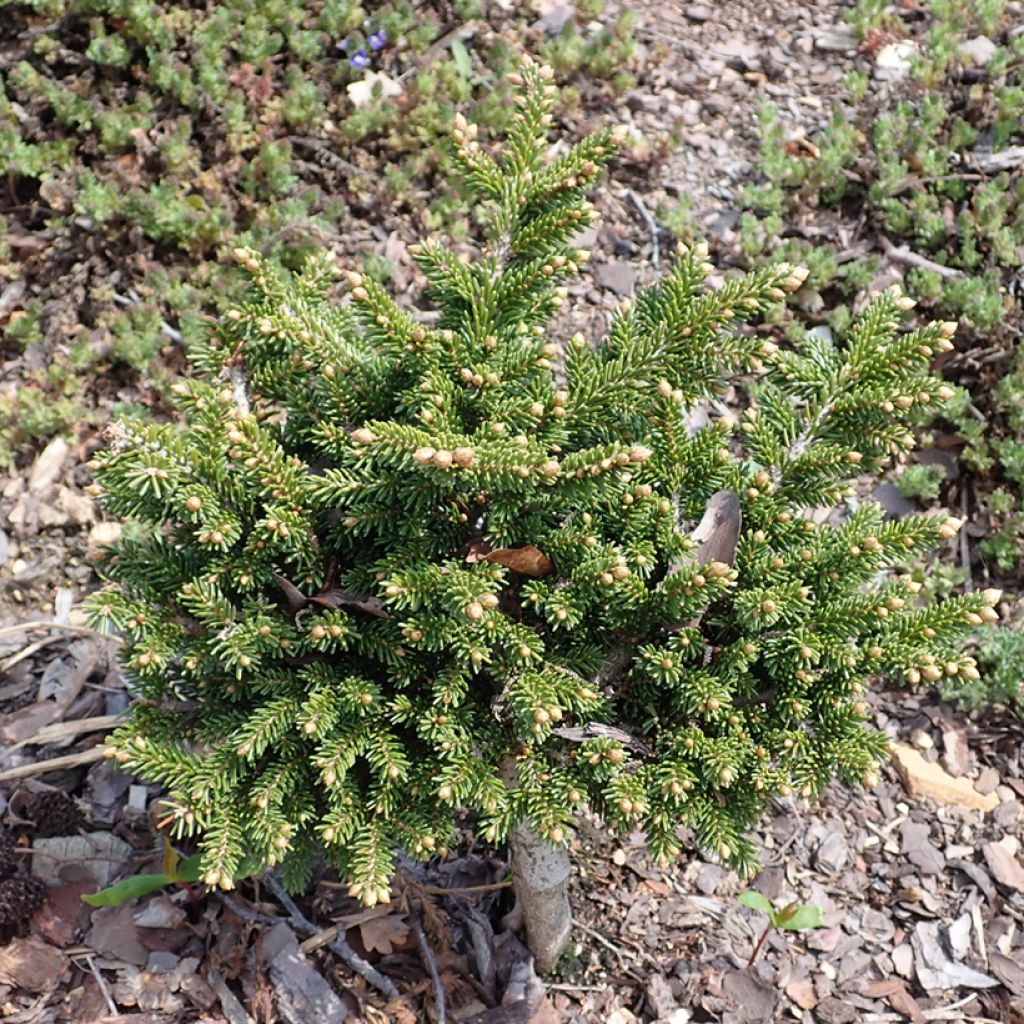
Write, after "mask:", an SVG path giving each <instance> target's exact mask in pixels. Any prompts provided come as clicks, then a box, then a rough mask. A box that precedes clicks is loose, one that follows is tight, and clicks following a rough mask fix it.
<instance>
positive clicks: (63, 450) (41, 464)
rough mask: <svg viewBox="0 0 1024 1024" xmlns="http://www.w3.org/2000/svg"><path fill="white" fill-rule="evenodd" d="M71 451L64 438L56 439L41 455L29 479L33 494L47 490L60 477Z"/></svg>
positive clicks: (29, 486) (29, 487)
mask: <svg viewBox="0 0 1024 1024" xmlns="http://www.w3.org/2000/svg"><path fill="white" fill-rule="evenodd" d="M69 451H71V449H70V448H69V447H68V443H67V441H65V440H64V438H62V437H55V438H54V439H53V440H52V441H51V442H50V443H49V444H48V445H47V446H46V447H45V448H44V449H43V450H42V451H41V452H40V453H39V456H38V458H37V459H36V461H35V464H34V465H33V466H32V472H31V473H30V474H29V478H28V489H29V490H30V491H32V492H33V493H38V492H40V491H44V490H46V488H47V487H49V486H50V484H52V483H53V482H54V481H55V480H56V479H57V477H58V476H60V474H61V471H62V470H63V469H64V462H65V460H66V459H67V457H68V452H69Z"/></svg>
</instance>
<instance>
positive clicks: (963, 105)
mask: <svg viewBox="0 0 1024 1024" xmlns="http://www.w3.org/2000/svg"><path fill="white" fill-rule="evenodd" d="M851 20H852V22H853V24H854V25H855V26H856V28H857V29H858V32H859V34H860V37H861V41H862V43H861V52H862V54H863V56H864V59H865V64H866V65H867V69H866V70H863V71H857V72H854V73H852V74H851V75H850V76H849V77H848V80H847V87H848V89H847V98H846V101H845V102H844V103H842V104H840V105H839V106H837V108H836V109H835V110H834V111H833V113H832V115H831V118H830V119H829V121H828V124H827V125H826V126H825V127H823V129H822V130H821V131H820V132H818V133H817V134H815V135H814V136H813V137H812V138H811V139H794V138H792V137H791V136H790V133H789V132H788V131H787V128H786V125H785V123H784V121H783V119H782V117H781V115H780V114H779V112H778V111H777V110H776V109H775V108H773V107H772V106H770V105H766V106H765V107H764V108H763V110H762V115H761V139H762V144H761V153H760V161H759V172H760V180H759V181H756V182H754V183H752V184H750V185H749V186H748V187H747V188H746V189H745V191H744V193H743V195H742V202H743V204H744V206H745V208H746V212H745V213H744V214H743V216H742V219H741V232H740V235H741V238H740V245H741V250H742V253H743V254H744V256H745V257H746V259H747V260H748V261H749V262H750V264H751V265H755V264H756V263H757V262H758V261H760V260H764V259H778V258H787V259H791V260H800V261H802V262H805V263H806V265H807V266H808V268H809V269H810V275H809V279H808V285H807V291H806V293H805V296H804V298H805V302H804V305H805V308H806V309H808V310H810V311H811V312H812V316H811V319H812V320H813V319H818V320H819V321H821V322H824V323H825V324H827V326H828V327H829V328H830V329H831V330H833V331H834V332H836V333H837V335H838V336H840V337H842V336H844V335H845V333H846V332H847V331H848V330H849V328H850V325H851V323H852V322H853V315H852V312H851V310H852V308H853V306H854V304H855V302H856V301H857V297H858V295H862V294H863V293H864V290H865V289H866V287H867V286H868V285H869V283H870V282H871V281H872V280H873V278H874V277H875V275H876V274H877V273H878V272H879V271H880V269H881V267H882V265H883V263H889V264H892V265H895V266H896V267H897V268H899V269H900V270H901V271H903V272H905V287H906V288H907V290H908V291H909V293H910V294H911V295H913V296H914V297H915V298H916V299H917V300H918V301H919V302H920V303H921V306H922V308H923V310H925V311H927V312H928V313H929V314H931V315H938V316H943V317H953V318H957V319H958V320H959V321H960V323H961V329H960V332H959V334H958V350H959V351H957V352H956V353H954V354H951V356H949V357H947V358H946V360H945V361H944V366H945V373H946V376H947V379H948V380H949V381H950V382H951V383H956V384H958V385H960V387H958V389H957V395H956V397H955V398H954V400H953V401H952V402H950V403H948V404H947V405H946V406H945V407H944V409H943V411H942V418H941V419H939V420H937V421H932V423H931V433H929V430H928V428H929V421H930V420H931V419H932V418H931V417H923V418H921V419H920V420H919V427H920V429H921V430H922V432H923V437H924V440H925V442H926V443H927V442H928V441H929V439H930V438H934V437H936V436H938V435H939V434H945V435H951V434H952V435H955V436H956V438H957V439H958V442H959V443H958V458H959V461H960V464H961V466H962V467H964V469H965V470H966V471H968V472H969V473H970V474H971V478H972V491H971V498H972V502H976V507H975V508H974V509H973V512H974V518H975V520H976V521H977V522H980V523H981V524H982V526H983V527H984V528H985V536H984V538H983V539H981V540H980V542H978V544H977V556H978V557H979V558H980V559H981V561H982V563H983V571H985V572H987V573H989V574H990V575H994V576H996V577H1000V576H1002V577H1004V578H1008V579H1013V578H1016V577H1018V574H1019V573H1020V571H1021V568H1022V566H1024V411H1022V410H1024V404H1022V402H1024V355H1022V351H1024V350H1022V349H1021V346H1020V335H1021V330H1022V327H1024V317H1022V316H1021V310H1022V305H1021V297H1022V293H1024V288H1022V285H1024V270H1022V262H1024V202H1022V200H1024V174H1022V173H1021V170H1022V168H1024V145H1022V144H1024V36H1022V35H1021V34H1020V32H1019V31H1017V30H1016V29H1017V27H1018V26H1017V23H1016V19H1015V18H1014V17H1013V12H1012V10H1011V9H1010V7H1008V6H1007V5H1006V4H1004V3H1002V2H1001V0H929V2H928V3H927V4H925V5H923V6H922V7H921V8H920V9H916V8H915V9H914V10H913V11H912V10H910V9H906V10H903V9H900V8H899V7H897V6H894V5H891V4H881V3H878V2H876V0H862V2H860V3H859V4H858V5H857V7H856V9H855V11H854V12H852V14H851ZM901 45H907V46H909V49H907V50H906V51H905V52H906V53H907V54H908V58H909V68H908V70H907V73H906V76H905V78H899V77H897V80H896V81H891V80H890V81H878V80H876V79H875V78H873V77H872V76H871V71H870V69H871V68H872V67H874V66H875V64H876V62H877V59H878V55H879V54H880V53H881V52H882V51H883V50H884V49H885V48H886V47H893V46H901ZM808 215H810V216H811V218H812V219H813V220H816V221H817V222H818V223H826V224H829V223H831V224H836V223H839V220H838V219H837V218H848V219H849V220H854V219H859V218H865V215H866V225H864V226H862V227H861V229H860V230H859V235H860V237H861V238H862V239H864V240H865V241H866V243H867V244H866V245H863V244H861V245H854V246H852V247H851V249H850V250H849V251H846V252H843V251H841V249H840V247H839V246H838V245H835V244H833V245H831V246H829V245H821V244H819V240H818V239H817V238H816V239H815V240H814V242H813V243H812V242H810V241H805V240H804V239H803V238H801V233H800V229H799V227H797V226H796V225H797V223H798V221H799V218H800V217H807V216H808ZM830 218H831V219H830ZM803 329H805V328H804V327H802V326H795V327H794V328H793V330H794V331H797V332H799V331H801V330H803ZM898 485H899V487H900V490H901V491H902V493H903V494H904V495H905V496H907V497H913V498H918V499H920V500H921V501H922V502H925V503H935V502H937V501H940V500H942V499H944V498H945V497H946V496H947V494H948V493H949V481H948V480H947V478H946V473H945V470H944V469H943V467H942V466H938V465H913V464H910V465H908V466H907V467H905V469H904V471H903V473H902V476H900V477H899V478H898ZM986 649H987V650H988V651H989V652H990V654H991V657H990V658H989V660H988V664H989V665H990V666H993V667H994V666H995V665H996V663H997V662H998V661H999V656H998V652H1000V651H1006V652H1007V657H1008V658H1009V659H1010V660H1009V662H1008V665H1009V664H1012V663H1013V660H1014V659H1013V656H1012V654H1011V653H1010V652H1011V651H1013V650H1015V649H1016V647H1015V642H1014V641H1011V640H1002V639H1000V640H997V641H993V643H992V644H989V645H988V646H987V647H986ZM993 671H994V672H995V675H994V677H993V678H994V679H995V678H997V677H998V678H999V679H1001V680H1003V682H999V683H993V695H994V696H997V697H998V699H1000V700H1001V701H1006V700H1008V699H1009V700H1010V701H1011V702H1012V703H1020V700H1021V697H1020V693H1021V691H1020V686H1019V685H1018V686H1017V687H1007V686H1006V685H1005V680H1006V678H1007V677H1008V672H1001V671H999V670H998V669H995V668H993Z"/></svg>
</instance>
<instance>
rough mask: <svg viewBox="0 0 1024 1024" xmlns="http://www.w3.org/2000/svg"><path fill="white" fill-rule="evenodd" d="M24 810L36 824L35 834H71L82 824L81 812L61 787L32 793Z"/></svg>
mask: <svg viewBox="0 0 1024 1024" xmlns="http://www.w3.org/2000/svg"><path fill="white" fill-rule="evenodd" d="M25 810H26V813H27V815H28V817H29V818H31V819H32V821H34V822H35V824H36V827H35V834H36V835H37V836H66V835H73V834H74V833H76V832H77V831H78V829H79V828H80V827H81V825H82V812H81V811H80V810H79V809H78V805H77V804H76V803H75V801H74V799H73V798H72V797H70V796H68V794H67V793H65V792H64V790H63V789H46V790H43V791H42V792H39V793H34V794H33V795H32V797H31V798H30V799H29V801H28V805H27V806H26V809H25Z"/></svg>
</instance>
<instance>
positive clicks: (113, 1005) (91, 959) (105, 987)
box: [85, 956, 121, 1017]
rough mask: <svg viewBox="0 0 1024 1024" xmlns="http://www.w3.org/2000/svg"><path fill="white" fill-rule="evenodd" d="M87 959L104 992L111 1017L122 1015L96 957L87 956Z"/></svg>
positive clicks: (101, 990)
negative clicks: (97, 964)
mask: <svg viewBox="0 0 1024 1024" xmlns="http://www.w3.org/2000/svg"><path fill="white" fill-rule="evenodd" d="M85 959H86V960H87V961H88V962H89V970H90V971H92V976H93V977H94V978H95V979H96V984H97V985H99V988H100V992H102V993H103V998H104V999H105V1000H106V1003H107V1008H108V1009H109V1010H110V1015H111V1017H120V1016H121V1015H120V1013H118V1011H117V1003H115V1002H114V997H113V996H112V995H111V994H110V986H109V985H108V984H107V980H106V978H104V977H103V975H102V974H100V969H99V968H98V967H97V966H96V957H94V956H87V957H86V958H85Z"/></svg>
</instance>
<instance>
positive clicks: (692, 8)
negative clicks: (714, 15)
mask: <svg viewBox="0 0 1024 1024" xmlns="http://www.w3.org/2000/svg"><path fill="white" fill-rule="evenodd" d="M683 16H684V17H686V18H689V19H690V21H697V22H701V21H710V20H711V8H710V7H708V6H707V4H687V5H686V6H685V7H684V8H683Z"/></svg>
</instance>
